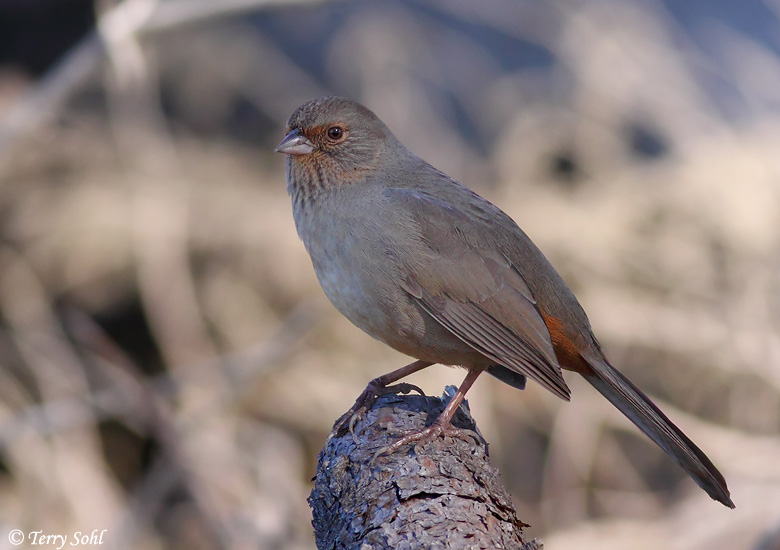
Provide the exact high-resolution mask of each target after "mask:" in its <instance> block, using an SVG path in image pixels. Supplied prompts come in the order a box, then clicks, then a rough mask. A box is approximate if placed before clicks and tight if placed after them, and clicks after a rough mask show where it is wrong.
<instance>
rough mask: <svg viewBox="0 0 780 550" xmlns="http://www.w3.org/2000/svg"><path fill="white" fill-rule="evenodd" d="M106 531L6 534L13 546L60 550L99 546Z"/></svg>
mask: <svg viewBox="0 0 780 550" xmlns="http://www.w3.org/2000/svg"><path fill="white" fill-rule="evenodd" d="M106 532H108V529H94V530H93V531H91V532H88V531H74V532H73V533H68V534H64V533H61V534H53V533H46V532H45V531H30V532H28V533H25V532H24V531H22V530H21V529H11V531H10V532H9V533H8V541H9V542H10V543H11V544H13V545H14V546H19V545H20V544H22V543H23V542H26V543H28V544H29V545H30V546H51V547H53V548H56V550H62V549H63V548H65V547H66V546H68V547H70V546H100V545H101V544H103V542H104V540H105V535H106Z"/></svg>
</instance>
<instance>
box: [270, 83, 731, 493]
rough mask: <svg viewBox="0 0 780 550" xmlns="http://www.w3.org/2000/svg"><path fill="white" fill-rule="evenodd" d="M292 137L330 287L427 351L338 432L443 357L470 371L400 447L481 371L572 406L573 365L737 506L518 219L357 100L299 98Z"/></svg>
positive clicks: (426, 435)
mask: <svg viewBox="0 0 780 550" xmlns="http://www.w3.org/2000/svg"><path fill="white" fill-rule="evenodd" d="M287 132H288V133H287V136H286V137H285V138H284V140H283V141H282V142H281V143H280V144H279V146H278V147H277V148H276V150H277V151H278V152H280V153H285V154H286V155H288V156H287V190H288V191H289V193H290V195H291V197H292V206H293V216H294V218H295V224H296V227H297V229H298V234H299V235H300V237H301V239H302V240H303V243H304V244H305V245H306V250H307V251H308V252H309V255H310V256H311V260H312V264H313V265H314V270H315V271H316V273H317V277H318V279H319V281H320V284H321V285H322V288H323V290H324V291H325V294H327V296H328V298H329V299H330V301H331V302H333V304H334V305H335V306H336V308H337V309H338V310H339V311H340V312H341V313H342V314H344V315H345V316H346V317H347V318H348V319H349V320H350V321H352V322H353V323H354V324H355V325H357V326H358V327H360V328H361V329H363V330H364V331H365V332H367V333H368V334H370V335H371V336H373V337H374V338H376V339H378V340H380V341H382V342H384V343H385V344H387V345H389V346H391V347H393V348H395V349H396V350H398V351H400V352H402V353H405V354H407V355H410V356H412V357H415V358H417V359H418V360H417V361H415V362H414V363H411V364H410V365H407V366H405V367H403V368H401V369H398V370H396V371H393V372H391V373H388V374H385V375H384V376H380V377H378V378H376V379H374V380H372V381H371V382H370V383H369V385H368V387H367V388H366V390H365V391H364V392H363V394H362V395H361V396H360V397H359V398H358V400H357V401H356V403H355V406H354V407H353V408H352V409H351V410H350V412H349V413H347V415H345V417H342V420H341V421H340V423H339V424H337V428H336V429H337V430H338V429H339V428H340V427H343V426H344V422H345V421H347V422H348V421H349V418H350V417H352V416H354V415H356V414H359V413H360V412H361V411H362V410H364V409H365V407H366V406H367V405H368V404H370V402H371V401H372V400H373V399H374V398H375V397H376V396H377V395H378V394H380V393H383V392H384V391H387V387H388V384H390V383H392V382H395V381H397V380H399V379H401V378H402V377H404V376H406V375H408V374H411V373H413V372H416V371H418V370H420V369H423V368H425V367H428V366H430V365H432V364H434V363H442V364H445V365H459V366H462V367H465V368H466V369H468V374H467V375H466V379H465V380H464V381H463V383H462V384H461V386H460V388H458V391H457V393H456V394H455V396H454V397H453V398H452V400H451V401H450V403H449V405H448V406H447V408H446V409H445V410H444V412H443V413H442V414H441V416H440V417H439V418H438V419H437V421H436V422H435V423H434V424H433V425H432V426H430V427H429V428H427V429H426V430H424V432H420V433H415V434H409V435H406V436H405V437H403V438H402V439H401V440H400V441H399V442H398V443H396V444H394V445H393V446H392V447H393V449H392V450H395V449H398V448H400V446H402V445H404V444H406V443H409V442H412V441H420V440H423V439H431V438H433V437H436V436H438V435H439V434H441V433H442V432H443V431H445V430H448V429H451V427H450V420H451V419H452V416H453V414H454V413H455V411H456V409H457V407H458V405H459V404H460V403H461V401H462V400H463V397H464V395H465V394H466V391H467V390H468V389H469V388H470V387H471V385H472V384H473V383H474V381H475V380H476V378H477V376H479V374H480V373H481V372H482V371H485V370H486V371H487V372H488V373H490V374H492V375H494V376H496V377H497V378H499V379H501V380H502V381H504V382H506V383H508V384H510V385H512V386H515V387H518V388H523V387H524V385H525V377H529V378H532V379H533V380H536V381H537V382H539V383H540V384H541V385H542V386H544V387H545V388H547V389H548V390H550V391H551V392H553V393H554V394H555V395H557V396H559V397H561V398H563V399H565V400H567V401H568V400H569V388H568V387H567V386H566V382H565V381H564V379H563V376H562V372H561V368H563V369H566V370H570V371H574V372H576V373H578V374H580V375H582V376H583V377H585V379H586V380H587V381H588V382H590V383H591V384H592V385H593V386H594V387H595V388H596V389H597V390H598V391H599V392H601V394H602V395H604V397H606V398H607V399H609V401H611V402H612V404H613V405H615V407H617V408H618V409H619V410H620V411H621V412H622V413H623V414H625V415H626V416H627V417H628V418H629V420H631V421H632V422H633V423H634V424H636V425H637V426H638V427H639V429H641V430H642V431H643V432H644V433H645V434H647V436H649V437H650V438H651V439H652V440H653V441H655V442H656V443H657V444H658V445H659V446H660V447H661V448H662V449H663V450H664V451H666V453H667V454H668V455H669V456H671V457H672V458H673V459H674V460H675V461H676V462H677V463H678V464H680V466H682V467H683V468H684V469H685V471H686V472H688V474H689V475H690V476H691V477H692V478H693V479H694V480H695V481H696V483H698V484H699V486H700V487H701V488H702V489H704V490H705V491H706V492H707V493H708V494H709V495H710V496H711V497H712V498H713V499H715V500H718V501H720V502H722V503H723V504H725V505H726V506H729V507H731V508H733V507H734V504H733V503H732V501H731V499H730V497H729V490H728V488H727V487H726V480H725V479H724V478H723V476H722V475H721V474H720V472H719V471H718V470H717V468H715V466H714V465H713V464H712V462H710V460H709V459H708V458H707V456H706V455H705V454H704V453H703V452H702V451H701V450H699V448H698V447H697V446H696V445H694V443H693V442H692V441H691V440H690V439H688V437H686V435H685V434H684V433H683V432H682V431H681V430H680V429H679V428H677V426H675V425H674V424H673V423H672V422H671V421H670V420H669V419H668V418H667V417H666V416H665V415H664V414H663V413H662V412H661V411H660V410H659V409H658V407H656V406H655V404H653V402H652V401H650V399H649V398H648V397H647V396H646V395H645V394H644V393H642V392H641V391H640V390H639V389H638V388H637V387H636V386H634V384H632V383H631V382H630V381H629V380H628V379H627V378H626V377H625V376H623V375H622V374H620V373H619V372H618V371H617V370H616V369H615V368H614V367H612V366H611V365H610V364H609V362H608V361H607V358H606V357H605V356H604V353H603V351H602V349H601V346H600V345H599V343H598V341H597V340H596V337H595V336H594V335H593V332H592V331H591V328H590V323H589V322H588V318H587V316H586V315H585V312H584V311H583V309H582V307H581V306H580V304H579V302H578V301H577V299H576V298H575V297H574V294H572V292H571V291H570V290H569V288H568V287H567V286H566V283H564V282H563V279H561V277H560V276H559V275H558V273H557V272H556V271H555V269H554V268H553V267H552V266H551V265H550V263H549V262H548V261H547V259H546V258H545V257H544V255H543V254H542V253H541V251H540V250H539V249H538V248H537V247H536V246H535V245H534V243H533V242H531V239H529V238H528V237H527V236H526V234H525V233H523V231H522V230H521V229H520V228H519V227H518V226H517V224H516V223H515V222H514V221H513V220H512V219H511V218H510V217H509V216H507V215H506V214H505V213H504V212H502V211H501V210H500V209H499V208H498V207H496V206H494V205H493V204H491V203H489V202H488V201H486V200H485V199H483V198H482V197H480V196H479V195H477V194H476V193H474V192H473V191H470V190H469V189H467V188H465V187H463V186H462V185H460V184H459V183H458V182H456V181H454V180H452V179H451V178H449V177H448V176H447V175H445V174H444V173H442V172H440V171H439V170H436V169H435V168H434V167H433V166H431V165H430V164H428V163H427V162H425V161H423V160H422V159H420V158H418V157H417V156H415V155H414V154H412V153H411V152H409V151H408V150H407V149H406V148H405V147H404V146H403V145H402V144H401V143H400V142H399V141H398V139H397V138H396V137H395V136H394V135H393V134H392V132H390V130H389V129H388V128H387V126H385V125H384V123H382V121H381V120H379V118H377V116H376V115H375V114H374V113H373V112H371V111H370V110H368V109H367V108H365V107H363V106H362V105H360V104H358V103H356V102H354V101H351V100H349V99H344V98H339V97H326V98H321V99H315V100H313V101H310V102H308V103H306V104H304V105H302V106H301V107H299V108H298V109H297V110H296V111H295V112H294V113H293V114H292V116H291V117H290V120H289V122H288V124H287ZM399 386H401V389H405V390H406V391H408V390H409V389H410V388H413V386H411V385H409V384H400V385H399Z"/></svg>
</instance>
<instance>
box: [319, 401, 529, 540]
mask: <svg viewBox="0 0 780 550" xmlns="http://www.w3.org/2000/svg"><path fill="white" fill-rule="evenodd" d="M454 391H455V388H454V387H448V388H447V393H445V395H444V396H443V397H442V398H436V397H424V396H417V395H386V396H382V397H380V398H379V399H378V400H377V401H376V403H374V405H373V407H372V408H371V410H369V411H368V412H367V413H366V415H365V416H364V417H363V418H362V419H360V420H359V421H358V422H357V423H356V425H355V431H354V433H355V437H354V438H353V436H352V435H351V434H349V432H347V433H346V434H345V435H342V436H339V437H334V438H333V439H331V440H330V441H328V442H327V443H326V445H325V448H323V449H322V451H321V452H320V456H319V463H318V466H317V476H316V478H315V485H314V489H313V490H312V492H311V495H310V496H309V504H310V505H311V507H312V510H313V521H312V523H313V525H314V529H315V536H316V541H317V548H318V549H320V550H324V549H328V550H342V549H344V550H346V549H349V550H353V549H360V550H372V549H379V548H395V549H418V548H506V549H523V550H534V549H540V548H542V545H541V543H540V542H539V541H537V540H533V541H530V542H529V543H524V541H523V539H522V528H523V527H524V526H526V525H525V524H524V523H523V522H521V521H520V520H518V519H517V515H516V513H515V509H514V506H513V504H512V500H511V497H510V496H509V494H508V493H507V491H506V489H504V487H503V486H502V485H501V481H500V479H499V473H498V470H497V469H496V468H495V467H493V466H492V465H491V464H490V461H489V459H488V450H487V444H486V443H485V442H484V439H482V436H481V434H479V431H478V430H477V427H476V425H475V423H474V420H473V418H472V417H471V414H470V413H469V410H468V404H467V403H464V404H463V405H461V407H460V409H459V410H458V413H457V414H456V416H455V419H454V420H453V425H454V426H456V427H458V428H465V429H467V430H472V431H474V432H475V434H479V435H477V436H476V437H475V438H473V439H472V438H466V439H461V438H458V437H450V436H446V437H443V438H438V439H436V440H434V441H433V442H431V443H427V444H424V445H418V446H416V447H412V446H411V445H410V446H409V447H408V448H405V449H401V450H400V451H399V452H397V453H394V454H392V455H389V456H388V455H381V456H379V457H377V458H376V459H374V460H373V463H372V458H373V457H374V455H375V453H376V452H377V450H379V449H381V448H383V447H385V446H387V445H390V444H391V443H393V442H394V441H395V440H396V439H398V437H400V433H402V432H407V431H409V430H420V429H422V428H423V427H425V426H426V425H428V424H430V423H431V422H432V421H433V420H435V419H436V418H437V417H438V416H439V413H441V411H442V409H443V408H444V406H445V405H446V403H447V401H448V400H449V398H450V396H451V395H452V393H454ZM475 439H476V440H479V442H478V441H475Z"/></svg>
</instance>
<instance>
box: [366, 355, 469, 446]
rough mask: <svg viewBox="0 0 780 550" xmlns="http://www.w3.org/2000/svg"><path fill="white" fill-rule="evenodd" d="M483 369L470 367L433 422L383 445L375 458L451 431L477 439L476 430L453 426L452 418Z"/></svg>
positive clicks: (463, 436)
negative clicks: (389, 443)
mask: <svg viewBox="0 0 780 550" xmlns="http://www.w3.org/2000/svg"><path fill="white" fill-rule="evenodd" d="M483 370H484V369H469V372H468V374H467V375H466V378H465V379H464V380H463V382H462V383H461V385H460V387H459V388H458V391H456V392H455V395H453V396H452V399H450V402H449V403H447V406H446V407H445V408H444V410H443V411H442V412H441V414H440V415H439V418H437V419H436V421H435V422H434V423H433V424H431V425H430V426H428V427H427V428H425V429H423V430H420V431H419V432H413V433H410V434H407V435H405V436H403V437H402V438H401V439H399V440H398V441H396V442H395V443H393V444H392V445H388V446H387V447H383V448H382V449H380V450H379V451H377V452H376V453H375V454H374V458H377V457H378V456H380V455H383V454H392V453H394V452H396V451H397V450H399V449H400V448H402V447H404V446H405V445H408V444H409V443H414V444H416V445H417V444H420V443H428V442H430V441H433V440H434V439H436V438H437V437H439V436H440V435H442V434H444V433H449V434H451V435H454V436H456V437H460V438H461V439H464V438H465V437H469V438H473V439H476V434H474V432H472V431H471V430H462V429H460V428H456V427H455V426H453V425H452V418H453V417H454V416H455V413H456V412H457V411H458V407H460V404H461V403H462V402H463V399H464V398H465V397H466V392H467V391H469V388H470V387H471V386H472V385H473V384H474V381H475V380H476V379H477V377H478V376H479V375H480V374H481V373H482V371H483Z"/></svg>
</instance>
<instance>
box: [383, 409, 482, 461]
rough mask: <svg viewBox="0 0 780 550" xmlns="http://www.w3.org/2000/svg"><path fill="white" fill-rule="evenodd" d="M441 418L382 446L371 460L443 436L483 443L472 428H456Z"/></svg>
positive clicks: (447, 420)
mask: <svg viewBox="0 0 780 550" xmlns="http://www.w3.org/2000/svg"><path fill="white" fill-rule="evenodd" d="M441 420H443V419H442V418H439V419H437V420H436V422H434V423H433V424H431V425H430V426H428V427H427V428H424V429H422V430H419V431H416V432H411V433H407V434H406V435H404V436H403V437H402V438H401V439H399V440H397V441H395V442H394V443H392V444H391V445H387V446H385V447H382V448H381V449H379V450H378V451H377V452H376V453H374V456H373V458H372V459H371V461H372V462H373V461H374V460H376V459H377V458H379V457H380V456H382V455H391V454H393V453H395V452H396V451H398V450H400V449H402V448H403V447H405V446H406V445H409V444H410V443H413V444H414V446H415V447H417V446H418V445H425V444H426V443H430V442H431V441H433V440H435V439H437V438H439V437H443V436H450V437H457V438H458V439H462V440H464V441H471V440H473V441H476V443H477V445H480V444H482V443H483V440H482V437H481V436H480V435H479V434H478V433H476V432H474V431H473V430H466V429H463V428H456V427H455V426H453V425H452V424H450V421H449V419H445V420H446V421H445V422H441Z"/></svg>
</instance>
